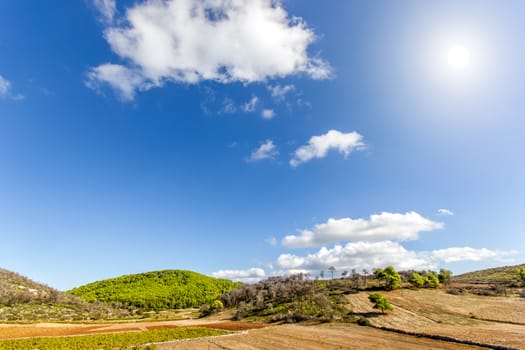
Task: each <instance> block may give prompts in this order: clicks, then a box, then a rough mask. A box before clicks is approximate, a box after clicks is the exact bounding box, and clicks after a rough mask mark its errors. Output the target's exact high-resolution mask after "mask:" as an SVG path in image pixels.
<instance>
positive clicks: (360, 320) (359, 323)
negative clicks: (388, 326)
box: [357, 317, 370, 326]
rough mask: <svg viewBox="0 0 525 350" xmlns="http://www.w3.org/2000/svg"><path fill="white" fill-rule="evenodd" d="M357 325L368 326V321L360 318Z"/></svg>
mask: <svg viewBox="0 0 525 350" xmlns="http://www.w3.org/2000/svg"><path fill="white" fill-rule="evenodd" d="M357 324H358V325H360V326H370V320H369V319H368V318H364V317H360V318H359V319H358V320H357Z"/></svg>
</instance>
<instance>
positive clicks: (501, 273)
mask: <svg viewBox="0 0 525 350" xmlns="http://www.w3.org/2000/svg"><path fill="white" fill-rule="evenodd" d="M522 267H525V264H521V265H514V266H502V267H495V268H492V269H486V270H479V271H473V272H467V273H464V274H462V275H458V276H454V277H452V281H453V282H459V283H515V282H518V281H519V278H518V274H517V270H518V269H519V268H522Z"/></svg>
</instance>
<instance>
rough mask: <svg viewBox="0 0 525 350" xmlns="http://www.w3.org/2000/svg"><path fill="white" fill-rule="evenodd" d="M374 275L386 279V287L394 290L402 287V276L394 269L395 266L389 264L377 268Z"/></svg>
mask: <svg viewBox="0 0 525 350" xmlns="http://www.w3.org/2000/svg"><path fill="white" fill-rule="evenodd" d="M374 277H375V278H377V279H379V280H383V281H385V283H386V284H385V289H387V290H392V289H396V288H399V287H401V276H400V275H399V273H397V271H396V270H395V269H394V267H393V266H387V267H385V269H384V270H383V269H377V270H375V272H374Z"/></svg>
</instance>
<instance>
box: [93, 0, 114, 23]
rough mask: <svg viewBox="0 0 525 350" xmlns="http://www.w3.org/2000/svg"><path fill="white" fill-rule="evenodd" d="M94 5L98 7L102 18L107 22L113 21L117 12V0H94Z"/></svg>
mask: <svg viewBox="0 0 525 350" xmlns="http://www.w3.org/2000/svg"><path fill="white" fill-rule="evenodd" d="M93 5H94V6H95V7H96V8H97V10H98V12H100V14H101V15H102V18H103V19H104V21H106V22H107V23H111V22H112V21H113V17H115V14H116V12H117V4H116V1H115V0H93Z"/></svg>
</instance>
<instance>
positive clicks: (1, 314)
mask: <svg viewBox="0 0 525 350" xmlns="http://www.w3.org/2000/svg"><path fill="white" fill-rule="evenodd" d="M128 314H129V311H128V310H118V309H115V308H112V307H110V306H108V305H104V304H102V303H87V302H85V301H83V300H82V299H80V298H78V297H76V296H74V295H70V294H66V293H63V292H59V291H58V290H56V289H53V288H51V287H48V286H46V285H43V284H40V283H37V282H34V281H32V280H30V279H29V278H27V277H24V276H21V275H20V274H18V273H16V272H12V271H9V270H5V269H0V321H36V320H60V321H71V320H91V319H110V318H117V317H124V316H127V315H128Z"/></svg>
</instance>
